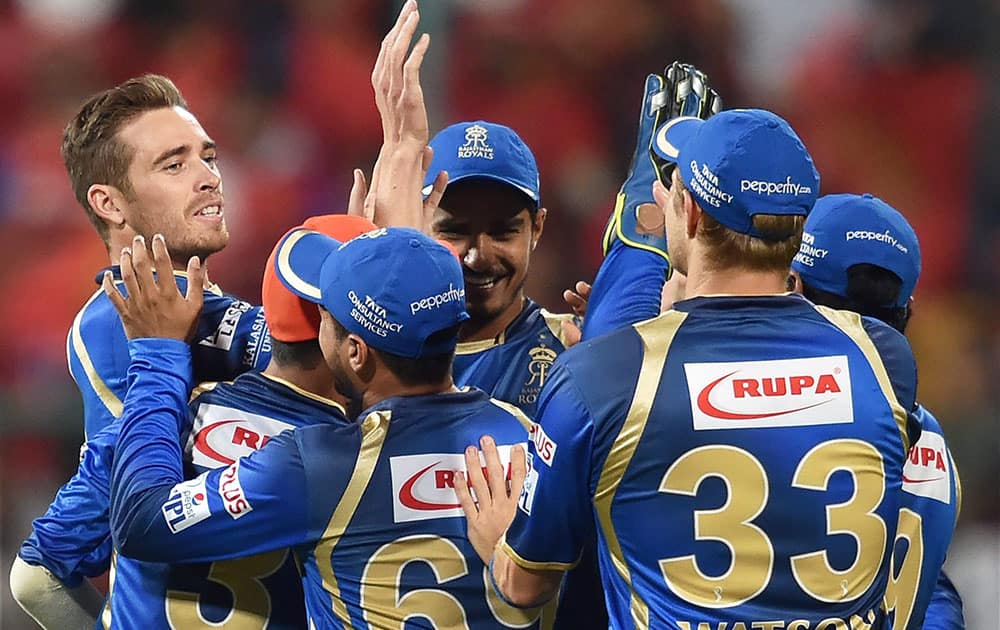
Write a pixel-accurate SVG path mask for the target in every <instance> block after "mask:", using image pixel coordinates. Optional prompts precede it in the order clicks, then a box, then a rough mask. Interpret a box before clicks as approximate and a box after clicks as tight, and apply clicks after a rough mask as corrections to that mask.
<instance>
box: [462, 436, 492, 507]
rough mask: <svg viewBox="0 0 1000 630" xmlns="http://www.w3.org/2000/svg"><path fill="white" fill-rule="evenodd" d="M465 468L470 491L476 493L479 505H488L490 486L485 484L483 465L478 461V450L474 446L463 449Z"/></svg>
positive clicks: (489, 501)
mask: <svg viewBox="0 0 1000 630" xmlns="http://www.w3.org/2000/svg"><path fill="white" fill-rule="evenodd" d="M465 466H466V468H467V470H468V472H466V475H467V476H468V478H469V484H470V485H471V486H472V491H473V492H475V493H476V499H478V500H479V505H480V506H486V505H490V503H491V500H490V486H489V484H488V483H487V482H486V477H485V475H483V465H482V463H481V462H480V460H479V449H478V448H476V447H475V446H469V447H468V448H466V449H465Z"/></svg>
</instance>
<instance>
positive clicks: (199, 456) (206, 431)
mask: <svg viewBox="0 0 1000 630" xmlns="http://www.w3.org/2000/svg"><path fill="white" fill-rule="evenodd" d="M294 428H295V427H294V426H293V425H291V424H288V423H287V422H280V421H278V420H275V419H273V418H268V417H267V416H261V415H257V414H255V413H249V412H246V411H242V410H239V409H233V408H231V407H223V406H220V405H211V404H205V405H201V406H200V407H198V413H197V415H196V416H195V419H194V425H193V426H192V428H191V437H190V439H189V440H188V448H187V450H188V452H189V453H190V454H191V462H192V463H193V464H194V465H196V466H203V467H205V468H219V467H221V466H228V465H230V464H232V463H233V462H235V461H236V460H238V459H239V458H241V457H245V456H247V455H249V454H250V453H253V452H254V451H256V450H257V449H260V448H263V446H264V445H265V444H267V441H268V440H270V439H271V438H272V437H274V436H275V435H278V434H279V433H281V432H282V431H287V430H289V429H294Z"/></svg>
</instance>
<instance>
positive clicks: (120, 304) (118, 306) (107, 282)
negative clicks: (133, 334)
mask: <svg viewBox="0 0 1000 630" xmlns="http://www.w3.org/2000/svg"><path fill="white" fill-rule="evenodd" d="M101 288H102V289H104V294H105V295H106V296H108V300H110V301H111V305H112V306H114V307H115V310H116V311H118V314H119V315H120V316H122V317H125V313H126V308H127V307H126V305H125V298H124V297H123V296H122V294H121V292H120V291H118V287H116V286H115V276H114V274H112V273H111V272H110V271H105V272H104V277H103V278H101Z"/></svg>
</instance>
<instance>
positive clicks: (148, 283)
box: [132, 236, 170, 292]
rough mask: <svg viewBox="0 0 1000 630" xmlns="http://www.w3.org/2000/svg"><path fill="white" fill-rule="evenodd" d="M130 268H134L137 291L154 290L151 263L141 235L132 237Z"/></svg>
mask: <svg viewBox="0 0 1000 630" xmlns="http://www.w3.org/2000/svg"><path fill="white" fill-rule="evenodd" d="M132 268H133V269H134V270H135V281H136V282H137V283H138V285H139V291H141V292H152V291H154V290H155V288H156V280H155V279H154V278H153V263H152V260H150V256H149V250H148V249H147V248H146V239H145V238H143V237H142V236H136V237H135V238H134V239H132ZM167 269H168V271H167V273H170V271H169V269H170V268H169V267H168V268H167Z"/></svg>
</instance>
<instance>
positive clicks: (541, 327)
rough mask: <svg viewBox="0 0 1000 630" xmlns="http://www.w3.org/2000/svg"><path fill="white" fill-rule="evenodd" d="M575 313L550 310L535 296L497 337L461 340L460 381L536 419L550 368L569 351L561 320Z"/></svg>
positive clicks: (457, 367) (457, 377)
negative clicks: (463, 341)
mask: <svg viewBox="0 0 1000 630" xmlns="http://www.w3.org/2000/svg"><path fill="white" fill-rule="evenodd" d="M567 319H572V315H557V314H553V313H549V312H548V311H546V310H545V309H543V308H542V307H541V306H539V305H538V304H536V303H535V302H533V301H531V300H527V304H526V305H525V307H524V309H523V310H522V311H521V313H520V314H519V315H518V316H517V318H516V319H515V320H514V321H513V322H511V324H510V326H508V327H507V329H506V330H505V331H503V332H502V333H501V334H500V335H499V336H498V337H497V339H490V340H487V341H472V342H467V343H460V344H458V347H457V348H456V349H455V363H454V367H453V369H452V373H453V374H454V377H455V384H457V385H459V386H464V385H470V386H472V387H478V388H479V389H481V390H483V391H485V392H486V393H488V394H489V395H490V396H493V397H494V398H496V399H498V400H502V401H504V402H509V403H511V404H512V405H516V406H517V407H518V408H520V409H521V411H523V412H524V413H526V414H527V415H528V417H530V418H533V417H534V414H535V407H536V405H537V403H538V394H539V393H540V392H541V389H542V387H543V386H544V385H545V379H546V378H547V377H548V372H549V369H550V368H551V367H552V363H553V362H554V361H555V360H556V358H557V357H558V356H559V355H560V354H562V352H563V350H565V349H566V343H565V341H564V339H563V337H562V329H561V328H560V323H561V322H562V321H564V320H567Z"/></svg>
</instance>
